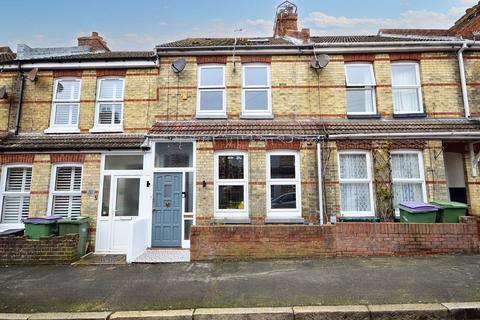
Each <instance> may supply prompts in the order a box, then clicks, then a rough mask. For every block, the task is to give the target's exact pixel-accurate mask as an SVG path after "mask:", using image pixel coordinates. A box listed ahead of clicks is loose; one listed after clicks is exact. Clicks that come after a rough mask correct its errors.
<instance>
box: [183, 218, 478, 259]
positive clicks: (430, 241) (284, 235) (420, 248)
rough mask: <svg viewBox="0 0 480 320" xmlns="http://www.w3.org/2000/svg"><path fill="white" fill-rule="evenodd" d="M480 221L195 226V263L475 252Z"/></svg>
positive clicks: (192, 238) (473, 219) (469, 219)
mask: <svg viewBox="0 0 480 320" xmlns="http://www.w3.org/2000/svg"><path fill="white" fill-rule="evenodd" d="M479 225H480V219H478V222H477V218H475V217H463V218H462V222H461V223H458V224H401V223H338V224H337V225H324V226H318V225H317V226H288V225H248V226H195V227H192V231H191V234H190V239H191V240H190V241H191V243H190V244H191V248H190V254H191V259H192V260H193V261H195V260H197V261H198V260H217V259H218V260H223V259H225V260H235V259H262V258H279V257H280V258H293V257H321V256H392V255H427V254H460V253H462V254H473V253H478V252H479V243H480V242H479V237H480V236H479Z"/></svg>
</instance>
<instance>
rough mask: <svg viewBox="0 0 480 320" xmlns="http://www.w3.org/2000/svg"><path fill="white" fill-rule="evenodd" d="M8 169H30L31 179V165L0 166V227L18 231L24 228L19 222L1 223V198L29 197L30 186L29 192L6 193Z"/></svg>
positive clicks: (13, 164)
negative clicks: (0, 171)
mask: <svg viewBox="0 0 480 320" xmlns="http://www.w3.org/2000/svg"><path fill="white" fill-rule="evenodd" d="M10 168H30V169H32V177H33V164H28V163H12V164H4V165H3V166H2V174H1V178H0V179H1V180H0V227H1V226H8V227H9V228H10V227H12V228H16V227H19V228H20V229H23V228H24V226H23V223H21V222H18V223H3V222H2V221H3V197H4V196H6V195H19V196H22V195H23V196H25V195H28V196H30V193H31V190H32V188H31V186H30V191H28V193H27V192H25V191H22V192H11V193H10V192H7V191H6V190H5V188H6V186H7V172H8V169H10Z"/></svg>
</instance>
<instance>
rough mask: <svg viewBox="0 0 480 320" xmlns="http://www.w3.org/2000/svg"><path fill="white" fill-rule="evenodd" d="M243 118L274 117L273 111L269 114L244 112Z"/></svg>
mask: <svg viewBox="0 0 480 320" xmlns="http://www.w3.org/2000/svg"><path fill="white" fill-rule="evenodd" d="M240 118H241V119H273V115H272V114H271V113H268V114H251V113H250V114H248V113H242V115H241V116H240Z"/></svg>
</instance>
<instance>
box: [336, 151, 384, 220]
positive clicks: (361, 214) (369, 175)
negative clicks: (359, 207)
mask: <svg viewBox="0 0 480 320" xmlns="http://www.w3.org/2000/svg"><path fill="white" fill-rule="evenodd" d="M337 154H338V155H337V167H338V182H339V188H340V187H341V185H342V183H348V184H352V183H358V184H366V183H368V186H369V192H370V208H371V210H370V211H360V212H353V211H342V205H341V203H342V193H341V192H339V195H338V197H339V201H340V214H341V215H342V216H343V217H374V216H375V201H374V197H373V176H372V155H371V153H370V152H368V151H359V150H352V151H350V150H348V151H339V152H338V153H337ZM342 155H365V157H366V163H367V178H365V179H342V177H341V173H340V157H341V156H342Z"/></svg>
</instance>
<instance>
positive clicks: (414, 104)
mask: <svg viewBox="0 0 480 320" xmlns="http://www.w3.org/2000/svg"><path fill="white" fill-rule="evenodd" d="M392 85H393V87H394V89H393V104H394V109H395V112H419V111H420V103H419V101H418V88H399V87H405V86H407V87H408V86H410V87H412V86H417V85H418V81H417V72H416V69H415V65H393V66H392Z"/></svg>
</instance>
